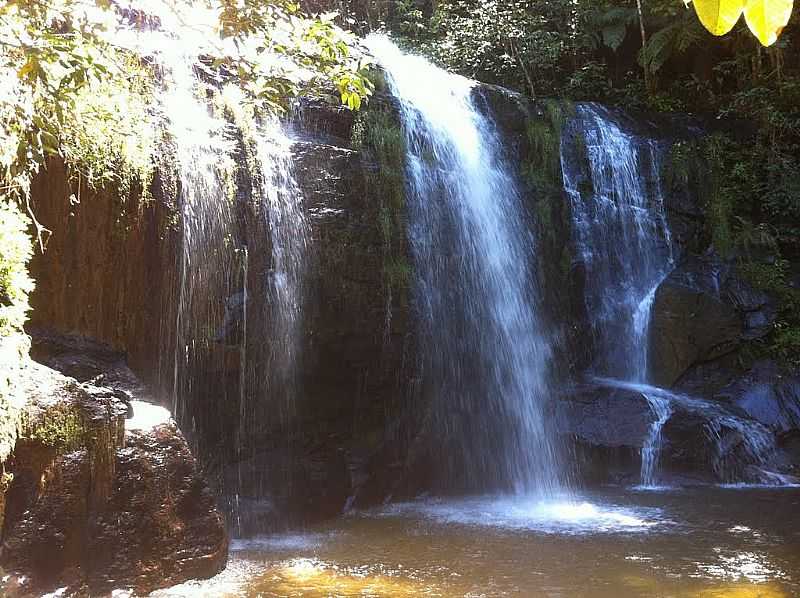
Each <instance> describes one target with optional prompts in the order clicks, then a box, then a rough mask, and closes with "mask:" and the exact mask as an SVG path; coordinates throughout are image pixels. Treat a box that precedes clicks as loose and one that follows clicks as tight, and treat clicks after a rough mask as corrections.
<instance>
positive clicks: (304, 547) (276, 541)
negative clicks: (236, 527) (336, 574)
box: [230, 534, 330, 552]
mask: <svg viewBox="0 0 800 598" xmlns="http://www.w3.org/2000/svg"><path fill="white" fill-rule="evenodd" d="M329 539H330V536H329V535H327V534H270V535H266V536H256V537H254V538H236V539H233V540H231V543H230V549H231V551H232V552H252V551H266V552H282V551H292V552H306V551H310V550H314V549H316V548H319V547H321V546H322V545H323V544H325V542H326V541H328V540H329Z"/></svg>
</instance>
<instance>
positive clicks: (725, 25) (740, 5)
mask: <svg viewBox="0 0 800 598" xmlns="http://www.w3.org/2000/svg"><path fill="white" fill-rule="evenodd" d="M745 3H746V0H694V10H695V12H697V16H698V17H699V18H700V22H701V23H702V24H703V26H704V27H705V28H706V29H708V30H709V31H710V32H711V33H712V34H714V35H725V34H726V33H728V32H729V31H730V30H731V29H733V27H734V25H736V23H737V21H738V20H739V17H741V16H742V12H744V6H745Z"/></svg>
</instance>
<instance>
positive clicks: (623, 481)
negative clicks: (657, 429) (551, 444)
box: [556, 384, 655, 485]
mask: <svg viewBox="0 0 800 598" xmlns="http://www.w3.org/2000/svg"><path fill="white" fill-rule="evenodd" d="M556 411H557V412H556V421H557V422H558V429H559V433H560V434H561V435H562V436H563V437H564V439H565V441H566V443H567V445H568V446H569V447H570V448H571V450H570V453H571V457H570V458H571V459H574V461H575V464H576V467H577V471H578V474H579V479H580V480H582V481H583V482H585V483H589V484H607V483H613V484H620V485H632V484H636V483H638V482H639V478H640V470H641V454H640V451H641V448H642V446H643V445H644V442H645V440H646V438H647V435H648V432H649V428H650V424H651V423H652V422H653V420H654V417H655V416H654V415H653V412H652V410H651V409H650V406H649V404H648V402H647V399H646V398H645V397H644V396H642V394H641V393H639V392H636V391H634V390H629V389H622V388H612V387H609V386H605V385H602V384H581V385H578V386H575V387H573V388H571V389H570V390H569V392H568V393H566V394H565V395H563V396H562V397H561V400H559V401H558V402H557V404H556Z"/></svg>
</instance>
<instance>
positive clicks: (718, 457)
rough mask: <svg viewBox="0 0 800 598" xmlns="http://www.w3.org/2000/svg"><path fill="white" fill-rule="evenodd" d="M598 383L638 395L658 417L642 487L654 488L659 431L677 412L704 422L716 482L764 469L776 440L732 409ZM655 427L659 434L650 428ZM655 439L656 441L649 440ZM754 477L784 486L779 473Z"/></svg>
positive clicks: (652, 389)
mask: <svg viewBox="0 0 800 598" xmlns="http://www.w3.org/2000/svg"><path fill="white" fill-rule="evenodd" d="M596 380H597V382H599V383H600V384H603V385H607V386H609V387H612V388H622V389H625V390H631V391H634V392H638V393H640V394H641V395H642V396H643V397H645V398H646V399H647V401H648V403H649V404H650V406H651V409H653V412H654V413H656V414H657V420H656V421H655V422H653V423H652V424H651V433H650V437H649V438H648V440H647V441H646V443H645V448H644V449H643V455H642V460H643V463H642V486H644V487H653V486H655V485H657V481H658V480H657V478H656V476H655V459H654V457H655V453H657V446H658V444H657V443H660V430H661V427H662V426H663V424H664V423H666V421H667V420H668V419H669V418H670V416H671V415H672V413H673V411H676V410H678V409H680V410H682V411H684V412H686V413H690V414H693V415H696V416H699V418H700V419H701V420H702V421H703V432H704V433H705V435H706V437H707V438H708V440H709V441H710V443H711V445H712V447H713V450H714V454H713V456H712V462H711V466H712V469H713V470H714V473H715V474H716V477H717V478H718V479H719V480H722V481H725V482H734V481H736V480H737V479H740V478H741V476H742V473H744V472H743V468H746V467H747V466H755V467H756V468H758V469H759V470H760V469H761V468H763V467H766V466H767V465H768V463H769V460H770V457H771V456H772V453H773V452H774V451H775V448H776V446H775V438H774V436H773V435H772V434H771V433H770V431H769V430H768V429H767V428H766V427H764V426H763V425H762V424H760V423H758V422H756V421H752V420H748V419H745V418H742V417H740V416H739V415H737V414H736V413H734V412H733V411H732V410H729V409H727V408H725V407H724V406H722V405H720V404H718V403H712V402H710V401H706V400H704V399H700V398H697V397H693V396H689V395H687V394H684V393H679V392H672V391H670V390H666V389H664V388H659V387H656V386H650V385H647V384H640V383H635V382H621V381H619V380H614V379H609V378H597V379H596ZM654 428H658V435H657V436H656V435H654V434H653V429H654ZM653 438H656V440H655V441H653V440H652V439H653ZM757 477H763V478H767V479H769V478H770V477H773V478H774V479H772V480H771V481H772V482H773V483H776V484H780V483H783V482H782V481H781V480H780V479H779V477H780V476H779V474H773V473H771V472H769V471H766V470H763V471H759V472H758V476H757Z"/></svg>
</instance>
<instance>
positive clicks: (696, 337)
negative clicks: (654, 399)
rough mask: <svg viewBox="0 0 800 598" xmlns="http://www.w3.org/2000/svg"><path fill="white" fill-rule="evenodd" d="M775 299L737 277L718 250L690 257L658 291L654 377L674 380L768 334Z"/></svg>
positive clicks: (652, 344) (669, 382) (652, 352)
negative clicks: (719, 255) (689, 370)
mask: <svg viewBox="0 0 800 598" xmlns="http://www.w3.org/2000/svg"><path fill="white" fill-rule="evenodd" d="M776 315H777V308H776V305H775V303H774V301H773V300H772V299H771V298H770V297H769V296H768V295H766V294H765V293H762V292H761V291H758V290H756V289H753V288H752V287H751V286H750V285H749V284H748V283H747V282H745V281H744V280H742V279H741V278H739V277H738V276H736V273H735V270H734V267H733V265H732V264H731V263H729V262H726V261H724V260H722V259H721V258H719V257H718V256H717V255H716V254H714V253H707V254H705V255H703V256H690V257H689V258H687V260H685V262H684V263H683V264H681V266H679V267H678V268H676V269H675V270H674V271H673V272H672V273H671V274H670V275H669V276H668V277H667V279H666V280H665V281H664V282H663V283H662V284H661V286H660V287H659V288H658V291H657V292H656V297H655V301H654V304H653V309H652V323H651V326H650V367H651V377H652V379H653V381H654V382H655V383H656V384H658V385H660V386H671V385H673V384H674V383H675V382H676V381H677V380H678V379H679V378H680V377H681V376H682V375H683V374H684V373H685V372H686V371H687V370H688V369H689V368H691V367H692V366H694V365H697V364H700V363H704V362H708V361H711V360H714V359H718V358H720V357H722V356H724V355H726V354H728V353H731V352H732V351H734V350H735V349H737V348H738V347H739V346H740V344H741V343H742V342H743V341H746V340H752V339H754V338H760V337H762V336H764V335H765V334H767V333H768V332H769V330H770V329H771V327H772V324H773V323H774V321H775V317H776Z"/></svg>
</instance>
